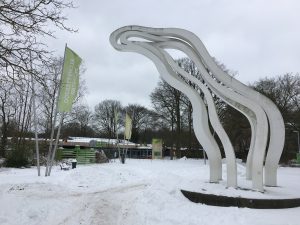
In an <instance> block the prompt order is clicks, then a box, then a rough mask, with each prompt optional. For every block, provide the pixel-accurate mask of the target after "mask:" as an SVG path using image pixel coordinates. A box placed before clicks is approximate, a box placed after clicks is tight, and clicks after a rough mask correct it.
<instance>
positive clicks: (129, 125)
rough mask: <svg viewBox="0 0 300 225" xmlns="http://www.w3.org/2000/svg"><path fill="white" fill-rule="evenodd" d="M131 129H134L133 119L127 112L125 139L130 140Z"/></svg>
mask: <svg viewBox="0 0 300 225" xmlns="http://www.w3.org/2000/svg"><path fill="white" fill-rule="evenodd" d="M131 130H132V119H131V118H130V116H129V115H128V114H127V113H126V117H125V139H127V140H130V138H131Z"/></svg>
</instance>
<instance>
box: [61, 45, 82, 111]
mask: <svg viewBox="0 0 300 225" xmlns="http://www.w3.org/2000/svg"><path fill="white" fill-rule="evenodd" d="M81 61H82V60H81V58H80V57H79V56H78V55H77V54H76V53H75V52H74V51H72V50H71V49H69V48H68V47H66V49H65V58H64V65H63V71H62V75H61V81H60V92H59V97H58V111H59V112H70V111H71V109H72V105H73V102H74V100H75V98H76V96H77V92H78V86H79V67H80V64H81Z"/></svg>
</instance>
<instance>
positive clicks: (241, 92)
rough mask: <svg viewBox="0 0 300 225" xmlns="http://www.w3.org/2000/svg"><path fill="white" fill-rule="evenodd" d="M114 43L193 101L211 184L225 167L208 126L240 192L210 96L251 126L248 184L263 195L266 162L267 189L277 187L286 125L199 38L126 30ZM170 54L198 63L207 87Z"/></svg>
mask: <svg viewBox="0 0 300 225" xmlns="http://www.w3.org/2000/svg"><path fill="white" fill-rule="evenodd" d="M134 38H135V40H134ZM137 38H138V39H137ZM110 43H111V44H112V46H113V47H114V48H115V49H117V50H119V51H126V52H137V53H140V54H142V55H144V56H146V57H148V58H149V59H150V60H152V62H153V63H154V64H155V66H156V68H157V70H158V71H159V73H160V75H161V77H162V78H163V79H164V80H165V81H166V82H167V83H168V84H170V85H171V86H172V87H174V88H175V89H177V90H179V91H181V92H183V93H184V94H185V95H186V96H187V97H188V98H189V100H190V101H191V104H192V107H193V127H194V132H195V135H196V137H197V139H198V141H199V142H200V144H201V145H202V147H203V148H204V149H205V151H206V153H207V155H208V159H209V166H210V182H218V181H219V180H220V179H222V161H221V154H220V149H219V147H218V145H217V143H216V141H215V139H214V137H213V135H212V134H211V132H210V130H209V121H208V120H210V123H211V125H212V127H213V129H214V131H215V132H216V134H217V135H218V136H219V138H220V140H221V142H222V145H223V147H224V151H225V155H226V164H227V186H231V187H236V186H237V169H236V158H235V153H234V150H233V147H232V144H231V142H230V140H229V138H228V135H227V134H226V132H225V130H224V129H223V127H222V125H221V123H220V121H219V118H218V115H217V112H216V108H215V104H214V101H213V98H212V94H211V93H214V94H216V95H217V96H218V97H219V98H221V99H222V100H223V101H225V102H226V103H227V104H229V105H231V106H232V107H234V108H235V109H237V110H238V111H240V112H241V113H242V114H243V115H245V116H246V117H247V119H248V120H249V123H250V126H251V134H252V135H251V143H250V147H249V154H248V157H247V163H246V171H247V173H246V174H247V179H252V188H253V189H254V190H259V191H263V168H264V161H265V185H271V186H276V185H277V179H276V177H277V167H278V162H279V158H280V156H281V153H282V150H283V144H284V123H283V119H282V116H281V114H280V112H279V110H278V109H277V107H276V106H275V105H274V103H273V102H272V101H271V100H269V99H268V98H267V97H265V96H264V95H261V94H260V93H258V92H256V91H254V90H253V89H251V88H249V87H248V86H246V85H244V84H242V83H241V82H239V81H238V80H236V79H235V78H233V77H231V76H229V75H228V74H227V73H225V72H224V71H223V70H222V69H220V68H219V67H218V66H217V64H216V63H215V62H214V60H213V59H212V57H211V56H210V55H209V53H208V51H207V50H206V48H205V47H204V45H203V43H202V42H201V40H200V39H199V38H198V37H197V36H196V35H195V34H193V33H191V32H189V31H187V30H183V29H177V28H148V27H141V26H126V27H122V28H120V29H118V30H116V31H114V32H113V33H112V34H111V36H110ZM167 49H176V50H180V51H182V52H184V53H185V54H186V55H187V56H188V57H189V58H190V59H191V60H192V61H193V62H194V63H195V65H196V67H197V69H198V70H199V72H200V74H201V79H202V80H203V81H204V83H205V84H203V82H202V81H201V80H199V79H198V78H196V77H194V76H192V75H191V74H189V73H187V72H186V71H184V70H183V69H182V68H180V67H179V66H178V64H177V63H176V62H175V60H174V59H173V58H172V57H171V55H170V54H169V53H168V52H167V51H166V50H167ZM186 81H189V82H190V83H193V84H194V85H195V86H197V87H198V88H199V89H200V90H201V91H202V93H204V98H205V102H204V101H203V99H202V98H201V97H200V95H199V93H198V92H197V91H196V90H195V88H193V87H191V86H190V85H189V84H187V82H186ZM206 104H207V108H208V112H207V108H206ZM269 129H270V130H269ZM269 132H270V133H269ZM267 143H268V151H267V155H266V159H265V154H266V148H267Z"/></svg>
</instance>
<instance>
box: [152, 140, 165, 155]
mask: <svg viewBox="0 0 300 225" xmlns="http://www.w3.org/2000/svg"><path fill="white" fill-rule="evenodd" d="M162 144H163V142H162V139H154V138H153V139H152V159H162Z"/></svg>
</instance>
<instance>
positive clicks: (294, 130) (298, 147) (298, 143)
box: [293, 130, 300, 154]
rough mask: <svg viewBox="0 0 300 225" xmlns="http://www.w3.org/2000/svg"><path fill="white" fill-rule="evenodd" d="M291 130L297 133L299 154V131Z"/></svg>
mask: <svg viewBox="0 0 300 225" xmlns="http://www.w3.org/2000/svg"><path fill="white" fill-rule="evenodd" d="M293 132H295V133H297V135H298V153H299V154H300V144H299V131H297V130H294V131H293Z"/></svg>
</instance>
